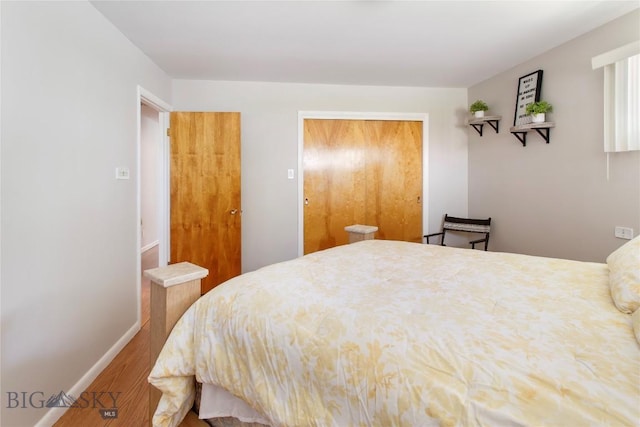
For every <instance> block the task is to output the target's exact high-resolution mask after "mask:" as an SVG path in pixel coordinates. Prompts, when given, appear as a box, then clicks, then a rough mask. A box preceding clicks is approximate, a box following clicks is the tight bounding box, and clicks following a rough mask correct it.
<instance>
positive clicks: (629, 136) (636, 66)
mask: <svg viewBox="0 0 640 427" xmlns="http://www.w3.org/2000/svg"><path fill="white" fill-rule="evenodd" d="M592 65H593V68H594V69H595V68H600V67H604V151H605V152H607V153H611V152H620V151H633V150H640V41H638V42H634V43H630V44H628V45H626V46H623V47H621V48H618V49H614V50H612V51H610V52H607V53H604V54H602V55H598V56H596V57H594V58H593V59H592Z"/></svg>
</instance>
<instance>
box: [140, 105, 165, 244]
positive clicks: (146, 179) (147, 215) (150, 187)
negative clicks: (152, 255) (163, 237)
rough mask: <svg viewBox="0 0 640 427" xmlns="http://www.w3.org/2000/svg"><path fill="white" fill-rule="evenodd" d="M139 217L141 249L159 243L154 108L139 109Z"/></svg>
mask: <svg viewBox="0 0 640 427" xmlns="http://www.w3.org/2000/svg"><path fill="white" fill-rule="evenodd" d="M140 113H141V114H140V216H141V219H142V230H141V234H142V236H141V243H140V246H141V248H148V247H149V245H153V244H154V243H156V242H158V236H159V231H160V228H159V217H158V213H159V211H158V210H159V209H160V168H159V165H160V162H161V156H162V153H161V138H162V135H161V134H160V118H159V116H158V114H159V113H158V112H157V111H156V110H154V109H153V108H151V107H149V106H147V105H144V104H142V105H141V106H140Z"/></svg>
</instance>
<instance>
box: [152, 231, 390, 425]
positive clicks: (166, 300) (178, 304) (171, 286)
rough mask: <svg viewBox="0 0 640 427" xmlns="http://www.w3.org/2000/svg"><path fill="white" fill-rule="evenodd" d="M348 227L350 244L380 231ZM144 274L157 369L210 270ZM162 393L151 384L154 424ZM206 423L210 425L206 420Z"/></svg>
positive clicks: (171, 268)
mask: <svg viewBox="0 0 640 427" xmlns="http://www.w3.org/2000/svg"><path fill="white" fill-rule="evenodd" d="M344 229H345V231H346V232H347V233H349V243H354V242H358V241H361V240H371V239H373V238H374V236H375V233H376V231H378V227H376V226H371V225H360V224H354V225H349V226H347V227H345V228H344ZM144 275H145V277H147V278H149V280H150V281H151V303H150V305H151V308H150V309H151V316H150V317H151V318H150V322H151V324H150V335H151V343H150V367H151V368H153V365H155V363H156V360H157V359H158V355H159V354H160V351H161V350H162V347H163V346H164V343H165V342H166V341H167V338H168V337H169V334H170V333H171V330H172V329H173V327H174V326H175V324H176V323H177V322H178V320H179V319H180V317H181V316H182V315H183V314H184V312H185V311H187V309H188V308H189V307H191V305H192V304H193V303H194V302H196V301H197V300H198V299H199V298H200V296H201V293H200V292H201V287H200V285H201V281H202V279H203V278H205V277H207V276H208V275H209V270H207V269H206V268H203V267H200V266H197V265H195V264H191V263H189V262H180V263H177V264H171V265H168V266H166V267H158V268H153V269H151V270H145V271H144ZM161 396H162V393H161V392H160V390H158V389H157V388H155V387H154V386H153V385H151V384H150V385H149V424H150V425H152V423H153V414H154V413H155V411H156V408H157V406H158V402H159V401H160V397H161ZM190 425H191V424H190ZM202 425H203V426H208V424H206V423H205V422H204V421H202Z"/></svg>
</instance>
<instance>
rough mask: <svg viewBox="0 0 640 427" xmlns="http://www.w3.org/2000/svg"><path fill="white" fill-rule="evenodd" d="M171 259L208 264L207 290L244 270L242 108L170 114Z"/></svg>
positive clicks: (205, 280) (203, 284)
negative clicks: (214, 111)
mask: <svg viewBox="0 0 640 427" xmlns="http://www.w3.org/2000/svg"><path fill="white" fill-rule="evenodd" d="M170 141H171V169H170V176H171V179H170V181H171V209H170V211H171V219H170V224H171V226H170V229H171V237H170V239H171V259H170V262H171V263H172V264H173V263H177V262H182V261H189V262H191V263H194V264H197V265H199V266H202V267H204V268H207V269H209V275H208V276H207V277H206V278H204V279H203V280H202V289H201V291H202V293H203V294H204V293H205V292H207V291H209V290H210V289H212V288H213V287H215V286H216V285H218V284H220V283H222V282H224V281H225V280H227V279H230V278H232V277H234V276H237V275H239V274H240V273H241V263H240V259H241V258H240V256H241V241H240V236H241V216H240V214H241V207H240V113H191V112H173V113H171V132H170Z"/></svg>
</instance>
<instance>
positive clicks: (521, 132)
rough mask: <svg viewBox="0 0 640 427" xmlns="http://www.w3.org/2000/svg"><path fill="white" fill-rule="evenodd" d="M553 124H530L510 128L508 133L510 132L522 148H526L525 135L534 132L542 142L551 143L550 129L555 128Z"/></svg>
mask: <svg viewBox="0 0 640 427" xmlns="http://www.w3.org/2000/svg"><path fill="white" fill-rule="evenodd" d="M555 125H556V124H555V123H554V122H544V123H531V124H526V125H521V126H514V127H512V128H511V129H510V130H509V132H511V133H512V134H513V135H514V136H515V137H516V138H518V141H520V143H522V146H523V147H526V146H527V133H528V132H531V131H532V130H535V131H536V133H537V134H538V135H540V136H541V137H542V139H544V142H546V143H547V144H548V143H549V142H550V141H551V128H552V127H555Z"/></svg>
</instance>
